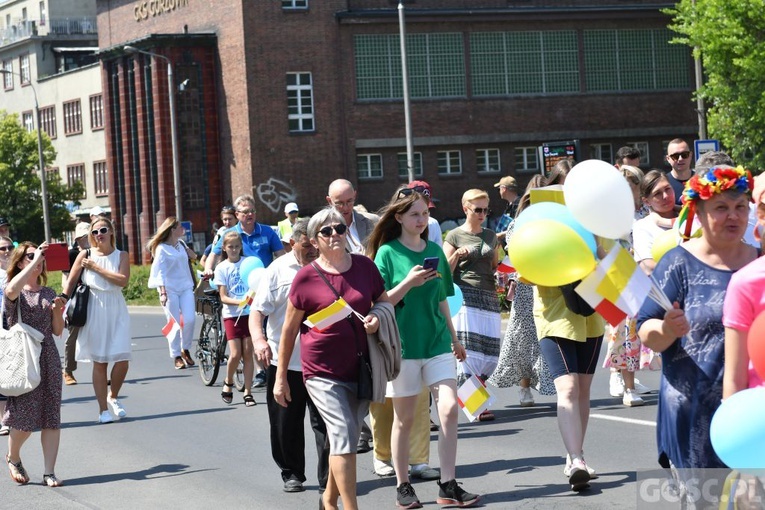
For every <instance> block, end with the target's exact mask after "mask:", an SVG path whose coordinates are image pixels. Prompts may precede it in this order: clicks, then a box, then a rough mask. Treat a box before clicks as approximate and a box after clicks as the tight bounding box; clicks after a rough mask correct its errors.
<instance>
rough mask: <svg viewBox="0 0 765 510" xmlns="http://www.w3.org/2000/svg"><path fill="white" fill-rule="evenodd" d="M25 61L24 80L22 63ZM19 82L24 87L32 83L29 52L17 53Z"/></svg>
mask: <svg viewBox="0 0 765 510" xmlns="http://www.w3.org/2000/svg"><path fill="white" fill-rule="evenodd" d="M25 62H26V75H27V76H26V81H25V76H24V75H25V73H24V69H25V66H24V63H25ZM19 83H20V84H21V86H22V87H26V86H28V85H31V83H32V62H31V60H30V59H29V53H24V54H23V55H19Z"/></svg>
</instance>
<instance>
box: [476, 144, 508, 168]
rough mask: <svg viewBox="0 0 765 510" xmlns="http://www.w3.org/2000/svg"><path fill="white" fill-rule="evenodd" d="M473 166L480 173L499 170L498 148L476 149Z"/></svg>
mask: <svg viewBox="0 0 765 510" xmlns="http://www.w3.org/2000/svg"><path fill="white" fill-rule="evenodd" d="M475 166H476V170H478V172H480V173H495V172H500V171H501V170H502V166H501V165H500V162H499V149H476V151H475Z"/></svg>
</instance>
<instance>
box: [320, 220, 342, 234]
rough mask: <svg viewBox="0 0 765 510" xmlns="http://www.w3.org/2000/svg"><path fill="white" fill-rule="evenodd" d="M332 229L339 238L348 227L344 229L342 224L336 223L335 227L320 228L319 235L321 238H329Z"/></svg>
mask: <svg viewBox="0 0 765 510" xmlns="http://www.w3.org/2000/svg"><path fill="white" fill-rule="evenodd" d="M333 229H334V230H335V234H337V235H339V236H341V235H343V234H345V231H346V230H348V227H346V226H345V225H343V224H342V223H338V224H337V225H330V226H327V227H324V228H320V229H319V234H321V235H322V236H323V237H329V236H331V235H332V230H333Z"/></svg>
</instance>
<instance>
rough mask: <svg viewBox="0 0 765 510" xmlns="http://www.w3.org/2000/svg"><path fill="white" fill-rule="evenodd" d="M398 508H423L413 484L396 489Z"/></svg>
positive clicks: (403, 484) (406, 483) (402, 485)
mask: <svg viewBox="0 0 765 510" xmlns="http://www.w3.org/2000/svg"><path fill="white" fill-rule="evenodd" d="M396 506H397V507H399V508H422V504H421V503H420V500H419V499H417V494H415V493H414V487H412V484H411V483H409V482H404V483H402V484H401V485H399V486H398V487H396Z"/></svg>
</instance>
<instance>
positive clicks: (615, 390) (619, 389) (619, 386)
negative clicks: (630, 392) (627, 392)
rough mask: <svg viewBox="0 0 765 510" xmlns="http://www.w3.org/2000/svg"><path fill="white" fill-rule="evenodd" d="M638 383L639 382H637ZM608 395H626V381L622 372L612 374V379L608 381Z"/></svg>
mask: <svg viewBox="0 0 765 510" xmlns="http://www.w3.org/2000/svg"><path fill="white" fill-rule="evenodd" d="M635 382H636V383H637V381H635ZM608 393H610V394H611V396H612V397H621V396H623V395H624V379H623V378H622V374H621V372H611V378H610V379H609V380H608Z"/></svg>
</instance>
